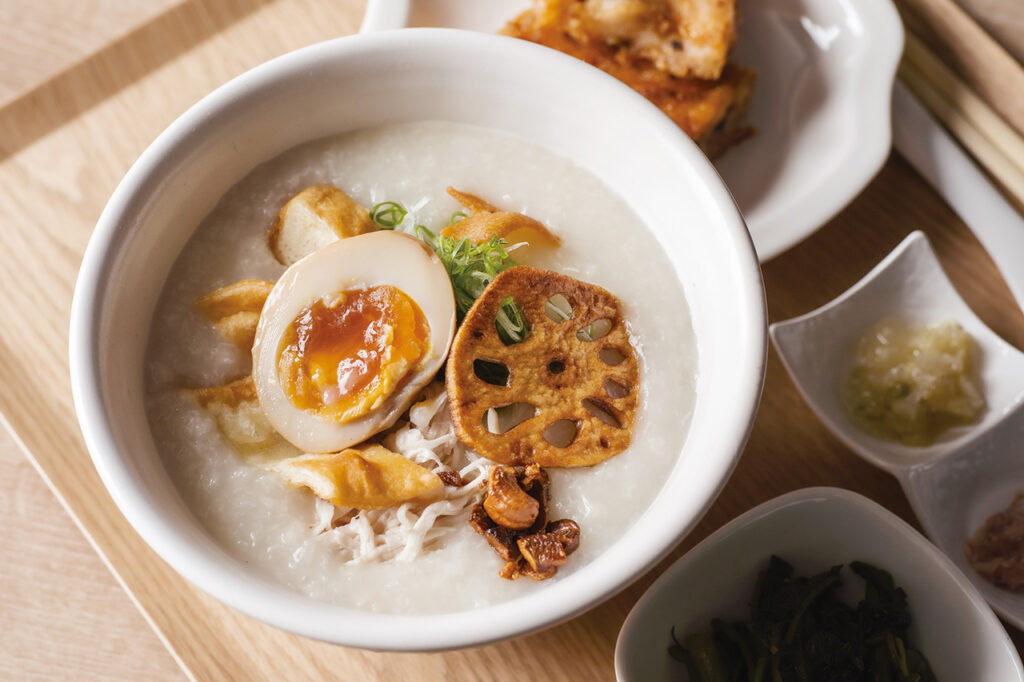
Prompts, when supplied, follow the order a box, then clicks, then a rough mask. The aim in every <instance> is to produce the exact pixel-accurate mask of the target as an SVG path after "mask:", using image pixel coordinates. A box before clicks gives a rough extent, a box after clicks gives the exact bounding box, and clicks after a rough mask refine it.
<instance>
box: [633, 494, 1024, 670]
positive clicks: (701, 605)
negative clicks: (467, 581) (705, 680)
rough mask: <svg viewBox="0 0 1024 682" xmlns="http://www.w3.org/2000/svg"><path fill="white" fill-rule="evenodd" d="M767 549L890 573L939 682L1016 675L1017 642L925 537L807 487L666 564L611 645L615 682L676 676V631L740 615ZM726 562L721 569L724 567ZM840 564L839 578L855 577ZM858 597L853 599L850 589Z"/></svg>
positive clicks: (848, 498) (869, 505) (872, 506)
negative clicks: (672, 652)
mask: <svg viewBox="0 0 1024 682" xmlns="http://www.w3.org/2000/svg"><path fill="white" fill-rule="evenodd" d="M772 554H775V555H778V556H780V557H782V558H783V559H786V560H787V561H789V562H790V563H792V564H793V565H794V567H795V568H796V569H797V571H799V572H802V573H804V574H807V573H810V572H819V571H822V570H825V569H827V568H829V567H831V566H833V565H836V564H847V565H849V563H850V562H851V561H854V560H860V561H866V562H868V563H870V564H874V565H876V566H878V567H880V568H883V569H885V570H887V571H889V572H890V573H891V574H892V575H893V578H894V580H895V582H896V584H897V585H899V586H900V587H902V588H903V589H904V590H905V591H906V593H907V597H908V600H909V604H910V611H911V616H912V617H913V623H912V625H911V628H910V633H909V634H910V639H911V642H912V644H913V645H914V646H916V647H917V648H918V649H919V650H920V651H921V652H922V653H924V655H925V656H927V658H928V660H929V662H930V663H931V666H932V669H933V671H934V672H935V675H936V677H937V678H938V679H940V680H977V681H979V682H981V681H992V682H996V681H998V682H1011V681H1012V680H1024V668H1022V666H1021V662H1020V658H1019V657H1018V655H1017V650H1016V648H1015V647H1014V645H1013V643H1012V642H1011V641H1010V638H1009V636H1008V635H1007V634H1006V631H1005V630H1004V629H1003V627H1002V625H1000V623H999V621H998V620H997V619H996V617H995V615H994V614H993V613H992V611H991V610H990V609H989V608H988V607H987V606H986V605H985V601H984V600H983V599H982V598H981V595H980V594H979V593H978V591H977V590H976V589H975V588H974V587H973V586H972V585H971V583H970V582H969V581H968V580H967V579H966V578H965V577H964V575H963V574H962V573H961V572H960V571H959V570H958V569H957V567H956V566H954V565H953V563H952V562H950V560H949V559H948V558H946V557H945V556H944V555H943V554H942V553H941V552H940V551H939V550H937V549H936V548H935V547H934V546H933V545H932V544H931V543H929V542H928V541H927V540H925V539H924V538H923V537H922V536H921V535H920V534H919V533H918V532H917V531H915V530H914V529H913V528H911V527H910V526H909V525H907V524H906V523H905V522H904V521H902V520H901V519H899V518H898V517H897V516H895V515H894V514H892V513H891V512H888V511H886V510H885V509H884V508H882V507H881V506H879V505H878V504H876V503H874V502H872V501H871V500H869V499H867V498H865V497H862V496H860V495H857V494H856V493H852V492H849V491H846V490H840V489H837V488H807V489H804V490H798V491H796V492H793V493H789V494H786V495H782V496H781V497H777V498H775V499H773V500H770V501H768V502H765V503H764V504H762V505H760V506H758V507H756V508H755V509H752V510H750V511H748V512H747V513H745V514H743V515H742V516H740V517H739V518H737V519H735V520H733V521H731V522H730V523H728V524H727V525H725V526H723V527H722V528H721V529H719V530H718V531H716V532H715V533H713V534H712V535H711V536H710V537H708V538H707V539H706V540H704V541H703V542H701V543H700V544H699V545H697V546H696V547H694V548H693V549H692V550H690V551H689V552H688V553H687V554H686V555H684V556H683V557H682V558H681V559H679V560H678V561H677V562H676V563H674V564H673V565H672V566H671V567H670V568H669V569H668V570H667V571H666V572H665V573H664V574H663V575H662V576H661V577H660V578H658V580H657V581H656V582H655V583H654V584H653V585H652V586H651V588H650V589H649V590H647V592H646V593H645V594H644V596H643V597H641V599H640V601H638V602H637V603H636V605H635V606H634V607H633V610H632V611H630V613H629V616H628V617H627V618H626V621H625V623H624V624H623V626H622V630H621V632H620V633H619V638H618V642H617V643H616V646H615V672H616V675H617V676H618V679H619V680H620V682H658V681H660V680H666V681H667V680H678V679H682V676H683V674H684V672H683V670H684V669H683V666H682V665H681V664H679V663H678V662H676V661H675V660H674V659H672V658H671V657H670V656H669V654H668V647H669V645H670V644H671V643H672V639H671V637H670V634H669V633H670V630H671V629H672V628H673V627H674V628H675V631H676V633H677V634H678V635H685V634H687V633H691V632H702V631H708V630H709V629H710V624H711V619H712V618H727V619H738V620H742V619H745V618H747V617H748V616H749V607H748V605H747V603H748V601H749V599H750V597H751V595H752V594H753V592H754V585H755V580H756V578H757V574H758V572H759V571H761V570H762V569H763V568H764V567H765V566H766V565H767V560H768V557H769V556H770V555H772ZM724 568H727V570H723V569H724ZM851 576H852V574H850V573H849V572H844V580H845V581H846V582H847V583H853V584H855V585H857V587H856V588H855V589H854V590H853V593H854V594H860V590H861V588H860V585H861V582H860V581H859V579H857V578H855V577H851ZM858 598H859V597H858Z"/></svg>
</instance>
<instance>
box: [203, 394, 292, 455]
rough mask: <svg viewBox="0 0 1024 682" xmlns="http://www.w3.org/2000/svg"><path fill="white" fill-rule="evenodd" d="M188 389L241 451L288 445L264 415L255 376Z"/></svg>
mask: <svg viewBox="0 0 1024 682" xmlns="http://www.w3.org/2000/svg"><path fill="white" fill-rule="evenodd" d="M188 392H189V393H190V394H191V395H192V397H193V398H195V400H196V402H197V403H199V406H200V407H202V408H204V409H205V410H206V411H207V412H209V413H210V414H211V415H212V416H213V418H214V419H215V420H216V422H217V428H218V429H220V432H221V433H222V434H223V435H224V437H225V438H227V439H228V441H230V442H231V445H232V446H233V447H234V448H235V449H236V450H238V451H239V452H241V453H243V454H247V455H252V454H267V455H269V454H273V453H274V451H276V450H278V449H280V448H281V447H282V446H283V445H284V442H283V439H282V438H281V436H280V435H279V434H278V433H277V431H275V430H274V427H272V426H271V425H270V422H268V421H267V418H266V416H265V415H264V414H263V409H262V408H261V407H260V403H259V400H258V399H257V398H256V386H255V384H254V383H253V381H252V377H251V376H247V377H244V378H242V379H238V380H237V381H232V382H231V383H229V384H224V385H222V386H210V387H206V388H191V389H188Z"/></svg>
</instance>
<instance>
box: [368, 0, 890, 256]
mask: <svg viewBox="0 0 1024 682" xmlns="http://www.w3.org/2000/svg"><path fill="white" fill-rule="evenodd" d="M529 6H530V2H529V0H487V2H466V1H465V0H370V1H369V4H368V7H367V13H366V17H365V20H364V22H363V26H362V28H361V30H362V31H379V30H383V29H394V28H401V27H404V26H447V27H451V28H462V29H473V30H477V31H486V32H491V33H493V32H494V31H497V30H498V29H499V28H501V27H502V26H504V25H505V24H506V23H507V22H508V21H509V20H510V19H512V18H513V17H515V16H516V15H517V14H519V13H520V12H522V11H523V10H524V9H526V8H527V7H529ZM739 12H740V22H739V39H738V41H737V43H736V48H735V51H734V57H735V59H736V61H737V62H738V63H740V64H744V65H747V66H749V67H750V68H753V69H755V70H756V71H757V74H758V76H757V85H756V87H755V89H754V97H753V101H752V103H751V112H750V116H749V119H750V122H751V123H752V124H753V125H754V127H755V128H757V135H756V136H755V137H753V138H752V139H750V140H747V141H745V142H743V143H742V144H740V145H737V146H736V147H735V148H733V149H731V150H730V151H729V152H728V153H727V154H725V155H724V156H723V157H722V158H721V159H719V160H718V161H717V162H716V164H715V165H716V166H717V167H718V170H719V172H720V173H721V174H722V178H723V179H724V180H725V184H726V185H727V186H728V187H729V189H730V190H731V191H732V193H733V196H734V197H735V198H736V202H737V203H738V204H739V206H740V210H741V211H742V213H743V216H744V218H745V219H746V221H747V226H748V227H749V228H750V234H751V235H752V236H753V238H754V244H755V245H756V247H757V252H758V255H759V256H760V258H761V260H768V259H769V258H772V257H774V256H776V255H778V254H780V253H782V252H783V251H785V250H786V249H788V248H789V247H790V246H793V245H794V244H796V243H797V242H799V241H800V240H802V239H804V238H805V237H807V236H808V235H810V234H811V233H812V232H814V231H815V230H817V229H818V228H819V227H821V226H822V225H824V224H825V223H826V222H827V221H828V220H830V219H831V218H832V217H833V216H835V215H836V214H837V213H839V211H840V210H842V209H843V207H845V206H846V204H848V203H849V202H850V201H851V200H852V199H853V198H854V197H855V196H857V194H858V193H860V191H861V190H862V189H863V188H864V186H865V185H867V184H868V182H870V181H871V178H873V177H874V176H875V174H876V173H878V170H879V169H880V168H881V167H882V164H883V163H885V160H886V158H887V157H888V155H889V148H890V147H891V145H892V126H891V123H890V110H891V96H892V86H893V82H894V79H895V77H896V67H897V65H898V64H899V60H900V56H901V54H902V53H903V24H902V23H901V22H900V17H899V14H898V13H897V11H896V7H895V6H894V5H893V3H892V2H891V0H858V1H857V2H835V0H756V1H755V0H748V1H747V2H741V3H740V6H739Z"/></svg>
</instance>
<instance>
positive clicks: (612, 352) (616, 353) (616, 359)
mask: <svg viewBox="0 0 1024 682" xmlns="http://www.w3.org/2000/svg"><path fill="white" fill-rule="evenodd" d="M597 356H598V357H599V358H601V362H603V363H604V364H606V365H609V366H611V367H614V366H615V365H619V364H622V361H623V360H625V359H626V354H625V353H623V352H622V351H621V350H619V349H618V348H602V349H601V350H599V351H598V353H597Z"/></svg>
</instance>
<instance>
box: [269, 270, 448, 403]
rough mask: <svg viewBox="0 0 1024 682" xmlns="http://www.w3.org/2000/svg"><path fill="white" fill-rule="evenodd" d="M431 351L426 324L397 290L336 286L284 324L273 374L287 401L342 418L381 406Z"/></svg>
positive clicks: (412, 303) (422, 316) (423, 318)
mask: <svg viewBox="0 0 1024 682" xmlns="http://www.w3.org/2000/svg"><path fill="white" fill-rule="evenodd" d="M429 353H430V325H429V323H428V322H427V319H426V316H424V314H423V311H422V310H420V307H419V306H418V305H416V302H415V301H414V300H412V298H410V297H409V296H408V295H407V294H406V293H405V292H403V291H402V290H401V289H397V288H395V287H393V286H387V285H385V286H375V287H368V288H365V289H352V290H348V291H341V292H338V293H336V294H332V295H330V296H325V297H323V298H320V299H318V300H317V301H315V302H314V303H313V304H312V305H310V306H309V307H307V308H304V309H303V310H302V311H301V312H300V313H299V314H298V316H296V317H295V319H294V320H292V322H291V324H290V325H289V326H288V328H287V329H286V330H285V333H284V337H283V339H282V341H281V349H280V354H279V356H278V363H277V368H278V377H279V379H280V381H281V385H282V386H283V387H284V391H285V394H286V395H287V396H288V398H289V399H290V400H291V402H292V404H294V405H295V406H296V407H298V408H299V409H302V410H309V411H313V412H316V413H318V414H320V415H321V416H323V417H325V418H328V419H331V420H333V421H336V422H338V423H344V422H347V421H351V420H353V419H356V418H357V417H361V416H363V415H365V414H368V413H370V412H372V411H373V410H376V409H378V408H379V407H380V406H381V405H382V404H383V403H384V401H385V400H386V399H387V398H388V396H390V395H391V394H392V393H394V391H395V390H396V389H397V388H398V387H399V386H401V384H402V382H403V380H404V379H406V378H407V377H408V376H410V375H412V374H413V372H415V370H416V368H417V367H418V366H419V365H420V362H421V361H422V360H423V359H424V358H426V356H427V355H428V354H429Z"/></svg>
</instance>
